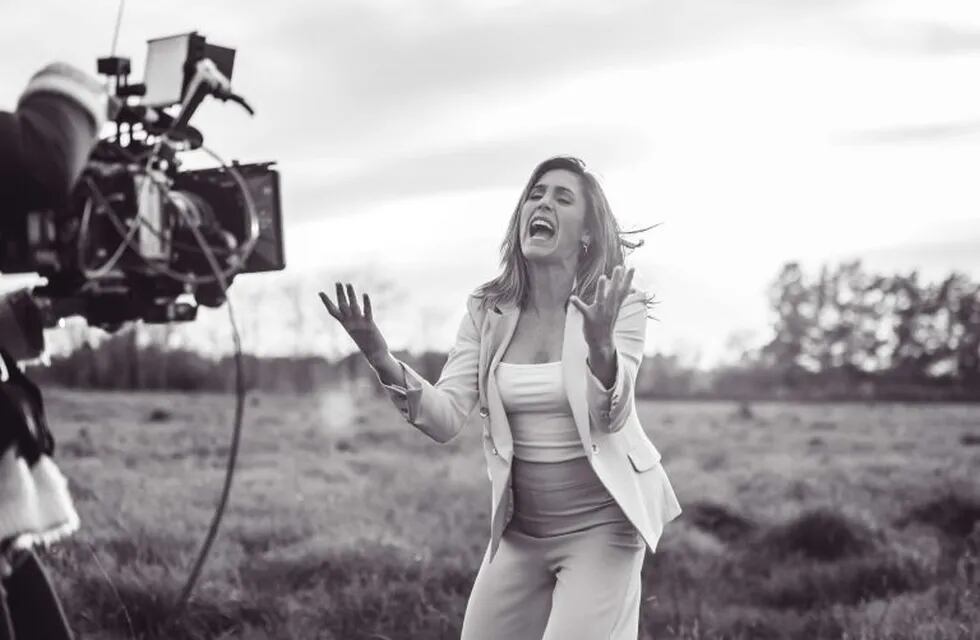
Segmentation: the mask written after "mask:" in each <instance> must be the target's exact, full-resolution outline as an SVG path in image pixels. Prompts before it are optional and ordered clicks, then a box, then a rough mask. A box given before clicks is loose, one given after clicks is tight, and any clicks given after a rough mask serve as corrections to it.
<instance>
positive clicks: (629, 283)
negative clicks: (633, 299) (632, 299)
mask: <svg viewBox="0 0 980 640" xmlns="http://www.w3.org/2000/svg"><path fill="white" fill-rule="evenodd" d="M634 273H636V269H634V268H633V267H630V268H629V271H627V272H626V278H625V281H624V282H623V299H624V300H625V299H626V296H628V295H629V294H630V291H631V290H632V287H633V274H634Z"/></svg>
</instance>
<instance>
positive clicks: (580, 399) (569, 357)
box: [561, 303, 592, 456]
mask: <svg viewBox="0 0 980 640" xmlns="http://www.w3.org/2000/svg"><path fill="white" fill-rule="evenodd" d="M587 355H588V354H587V349H586V345H585V337H584V335H583V333H582V314H581V312H579V310H578V309H576V308H575V305H573V304H571V303H569V305H568V310H567V311H566V313H565V335H564V337H563V342H562V347H561V364H562V367H561V369H562V377H563V378H564V382H565V393H566V394H567V395H568V404H569V406H571V408H572V417H573V418H574V419H575V427H576V428H577V429H578V435H579V437H580V438H581V439H582V446H583V447H585V453H586V454H587V455H590V456H591V455H592V433H591V432H590V431H589V407H588V400H587V399H586V390H585V380H586V379H585V376H586V375H587V373H588V372H587V371H586V367H587V366H588V365H587V364H586V362H585V359H586V357H587Z"/></svg>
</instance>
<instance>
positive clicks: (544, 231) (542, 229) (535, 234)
mask: <svg viewBox="0 0 980 640" xmlns="http://www.w3.org/2000/svg"><path fill="white" fill-rule="evenodd" d="M527 235H528V237H530V238H540V239H541V240H550V239H552V238H553V237H555V227H554V225H553V224H551V222H549V221H548V220H545V219H544V218H534V219H532V220H531V224H529V225H528V227H527Z"/></svg>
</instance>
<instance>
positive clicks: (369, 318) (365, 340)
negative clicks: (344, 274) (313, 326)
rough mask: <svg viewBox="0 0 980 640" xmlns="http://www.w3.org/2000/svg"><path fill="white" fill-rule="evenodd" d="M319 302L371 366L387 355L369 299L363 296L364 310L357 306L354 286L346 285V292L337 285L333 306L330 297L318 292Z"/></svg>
mask: <svg viewBox="0 0 980 640" xmlns="http://www.w3.org/2000/svg"><path fill="white" fill-rule="evenodd" d="M320 300H321V301H322V302H323V306H325V307H326V308H327V313H329V314H330V315H332V316H333V317H334V318H336V319H337V322H339V323H340V324H341V326H343V327H344V330H345V331H346V332H347V335H349V336H350V337H351V339H352V340H353V341H354V344H356V345H357V348H358V349H360V350H361V353H363V354H364V357H365V358H367V361H368V362H370V363H371V364H372V365H374V364H376V363H379V362H381V361H382V360H383V359H384V358H385V357H386V356H387V355H388V343H387V342H386V341H385V339H384V336H383V335H381V330H380V329H378V325H376V324H375V323H374V315H373V313H372V311H371V298H369V297H368V294H366V293H365V294H364V308H363V309H361V307H359V306H358V304H357V296H356V295H355V294H354V285H352V284H350V283H348V284H347V288H346V291H345V289H344V285H342V284H341V283H339V282H338V283H337V304H334V303H333V302H332V301H331V300H330V297H329V296H327V294H325V293H324V292H322V291H321V292H320Z"/></svg>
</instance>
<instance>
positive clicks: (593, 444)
mask: <svg viewBox="0 0 980 640" xmlns="http://www.w3.org/2000/svg"><path fill="white" fill-rule="evenodd" d="M592 453H599V445H597V444H596V443H594V442H593V443H592Z"/></svg>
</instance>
